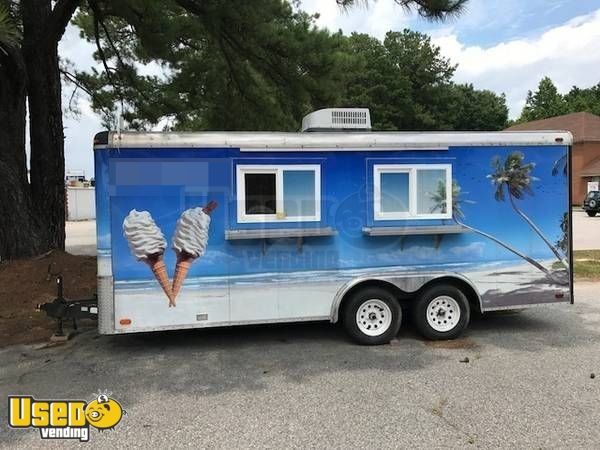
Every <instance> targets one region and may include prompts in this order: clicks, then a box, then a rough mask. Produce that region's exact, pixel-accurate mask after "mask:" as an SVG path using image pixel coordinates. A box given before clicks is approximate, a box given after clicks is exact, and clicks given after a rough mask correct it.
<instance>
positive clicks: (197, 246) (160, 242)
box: [123, 201, 217, 306]
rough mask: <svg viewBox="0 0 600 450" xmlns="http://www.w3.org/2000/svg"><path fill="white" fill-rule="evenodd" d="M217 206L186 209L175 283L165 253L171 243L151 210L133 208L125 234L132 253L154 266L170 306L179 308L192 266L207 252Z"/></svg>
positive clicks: (176, 241)
mask: <svg viewBox="0 0 600 450" xmlns="http://www.w3.org/2000/svg"><path fill="white" fill-rule="evenodd" d="M216 207H217V203H216V202H213V201H210V202H209V203H208V204H207V205H206V206H204V207H203V208H200V207H198V208H191V209H187V210H185V211H184V212H183V213H182V214H181V217H180V218H179V220H178V221H177V226H176V227H175V233H174V234H173V244H172V245H173V250H175V254H176V255H177V265H176V266H175V273H174V275H173V283H172V284H171V282H170V281H169V275H168V273H167V267H166V265H165V262H164V253H165V249H166V248H167V240H166V239H165V236H164V234H163V233H162V231H161V230H160V228H159V227H158V225H156V222H154V219H153V218H152V215H151V214H150V213H149V212H148V211H137V210H135V209H132V210H131V211H130V212H129V214H128V215H127V217H125V220H124V221H123V235H124V236H125V239H127V243H128V245H129V249H130V250H131V254H132V255H133V257H135V258H136V259H137V260H138V261H141V262H144V263H146V264H148V266H150V269H151V270H152V273H154V276H155V277H156V280H157V281H158V283H159V284H160V287H161V288H162V290H163V291H164V293H165V294H166V296H167V298H168V299H169V306H176V302H175V299H176V297H177V294H178V293H179V291H180V290H181V287H182V285H183V282H184V281H185V279H186V277H187V274H188V271H189V269H190V266H191V265H192V263H193V262H194V261H195V260H196V259H198V258H200V257H201V256H202V255H204V253H205V252H206V246H207V245H208V229H209V226H210V213H211V212H212V211H213V210H214V209H215V208H216Z"/></svg>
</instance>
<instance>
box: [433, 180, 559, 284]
mask: <svg viewBox="0 0 600 450" xmlns="http://www.w3.org/2000/svg"><path fill="white" fill-rule="evenodd" d="M429 197H430V198H431V200H433V202H434V205H433V206H432V207H431V212H432V213H433V212H437V211H440V212H445V211H447V210H448V201H447V196H446V183H445V182H444V181H443V180H440V181H439V182H438V186H437V189H436V191H435V192H430V193H429ZM465 203H475V202H473V201H470V200H463V199H461V188H460V186H459V184H458V183H457V182H456V180H452V220H454V222H456V223H457V224H458V225H460V226H463V227H465V228H466V229H468V230H471V231H472V232H474V233H477V234H479V235H481V236H483V237H485V238H487V239H490V240H492V241H494V242H495V243H496V244H498V245H500V246H501V247H503V248H505V249H506V250H508V251H509V252H511V253H513V254H515V255H517V256H518V257H519V258H522V259H524V260H525V261H527V262H528V263H529V264H531V265H532V266H534V267H535V268H537V269H538V270H540V271H542V272H543V273H544V274H545V275H546V276H547V277H548V278H550V279H551V280H552V281H556V280H555V278H554V277H553V275H552V272H550V271H549V270H548V269H546V268H545V267H544V266H543V265H541V264H540V263H539V262H537V261H536V260H535V259H533V258H531V257H529V256H527V255H525V254H524V253H521V252H520V251H519V250H517V249H515V248H514V247H512V246H510V245H509V244H507V243H505V242H503V241H501V240H500V239H498V238H497V237H495V236H492V235H491V234H488V233H486V232H485V231H481V230H479V229H477V228H473V227H472V226H470V225H467V224H466V223H464V222H463V220H464V218H465V214H464V213H463V211H462V205H463V204H465Z"/></svg>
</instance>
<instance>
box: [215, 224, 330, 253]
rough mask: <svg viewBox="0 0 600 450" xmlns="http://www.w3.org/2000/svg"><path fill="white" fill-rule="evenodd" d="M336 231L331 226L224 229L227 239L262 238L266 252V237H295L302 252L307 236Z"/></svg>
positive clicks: (323, 234)
mask: <svg viewBox="0 0 600 450" xmlns="http://www.w3.org/2000/svg"><path fill="white" fill-rule="evenodd" d="M335 235H337V231H336V230H334V229H333V228H331V227H325V228H267V229H264V228H263V229H260V230H225V239H226V240H227V241H237V240H247V239H262V252H263V254H265V253H266V252H267V239H279V238H296V239H297V241H296V247H297V249H298V251H299V252H302V245H303V244H304V239H305V238H307V237H323V236H335Z"/></svg>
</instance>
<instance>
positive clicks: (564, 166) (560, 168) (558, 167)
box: [552, 153, 569, 177]
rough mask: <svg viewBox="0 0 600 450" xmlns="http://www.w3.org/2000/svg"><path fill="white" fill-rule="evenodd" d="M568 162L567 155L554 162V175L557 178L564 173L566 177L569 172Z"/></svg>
mask: <svg viewBox="0 0 600 450" xmlns="http://www.w3.org/2000/svg"><path fill="white" fill-rule="evenodd" d="M568 162H569V161H568V159H567V153H565V154H564V155H562V156H561V157H560V158H558V159H557V160H556V161H554V165H553V166H552V175H553V176H556V175H558V174H559V173H561V172H562V174H563V175H564V176H565V177H566V176H567V174H568V172H569V165H568Z"/></svg>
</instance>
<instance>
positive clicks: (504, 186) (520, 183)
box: [488, 152, 569, 269]
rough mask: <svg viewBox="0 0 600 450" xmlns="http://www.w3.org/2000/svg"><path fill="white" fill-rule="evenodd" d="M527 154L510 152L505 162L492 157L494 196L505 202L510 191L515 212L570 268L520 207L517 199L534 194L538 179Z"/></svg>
mask: <svg viewBox="0 0 600 450" xmlns="http://www.w3.org/2000/svg"><path fill="white" fill-rule="evenodd" d="M524 159H525V156H524V155H523V153H521V152H512V153H510V154H509V155H508V156H507V157H506V160H505V161H504V162H502V160H501V159H500V157H498V156H496V157H494V159H492V167H493V169H494V172H493V173H492V174H490V175H488V178H489V179H491V180H492V183H493V184H494V186H495V187H496V191H495V192H494V197H495V198H496V200H497V201H500V202H503V201H504V200H505V199H506V194H505V191H506V192H508V199H509V200H510V204H511V206H512V208H513V209H514V210H515V212H516V213H517V214H518V215H519V216H521V218H522V219H523V220H524V221H525V222H526V223H527V224H528V225H529V226H530V227H531V229H532V230H533V231H534V232H535V233H536V234H537V235H538V236H539V237H540V238H541V239H542V240H543V241H544V242H545V244H546V245H547V246H548V248H549V249H550V250H551V251H552V253H554V255H555V256H556V258H558V260H559V261H560V262H561V263H562V265H563V266H565V268H567V269H568V268H569V264H568V263H567V260H566V258H565V257H564V255H562V254H561V253H560V252H559V251H558V249H557V248H556V247H555V246H554V245H553V244H552V243H551V242H550V240H549V239H548V238H547V237H546V236H544V233H542V230H540V229H539V228H538V226H537V225H536V224H535V223H533V221H532V220H531V219H530V218H529V217H528V216H527V215H526V214H525V213H524V212H523V211H521V210H520V209H519V207H518V206H517V204H516V202H515V200H520V199H522V198H524V197H525V196H526V195H528V194H529V195H532V196H533V189H532V188H531V184H532V183H533V182H534V181H536V180H537V178H535V177H534V176H532V175H531V172H532V171H533V169H534V167H535V164H534V163H524Z"/></svg>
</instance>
